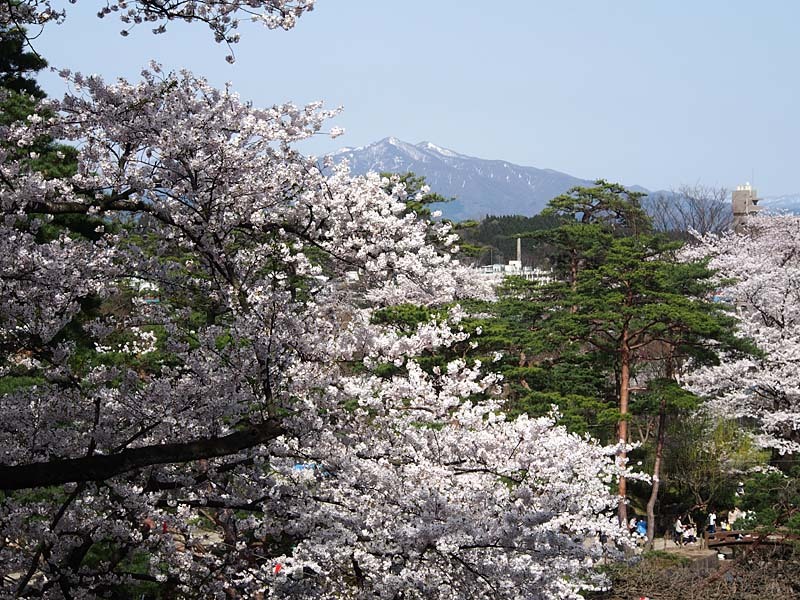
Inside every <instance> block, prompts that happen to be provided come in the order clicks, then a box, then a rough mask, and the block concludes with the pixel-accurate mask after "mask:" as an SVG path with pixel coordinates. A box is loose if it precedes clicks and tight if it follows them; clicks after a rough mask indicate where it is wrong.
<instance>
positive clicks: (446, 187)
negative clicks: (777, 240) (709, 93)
mask: <svg viewBox="0 0 800 600" xmlns="http://www.w3.org/2000/svg"><path fill="white" fill-rule="evenodd" d="M331 156H332V158H333V160H334V162H340V161H342V160H347V161H348V163H349V165H350V170H351V172H352V173H354V174H356V175H363V174H365V173H367V172H369V171H378V172H384V171H385V172H391V173H406V172H408V171H411V172H413V173H415V174H417V175H422V176H424V177H425V180H426V182H427V183H428V185H429V186H430V187H431V190H432V191H434V192H436V193H438V194H441V195H442V196H444V197H446V198H454V200H453V201H451V202H446V203H437V204H434V205H432V208H433V209H434V210H440V211H442V215H443V216H444V217H445V218H448V219H452V220H454V221H462V220H466V219H482V218H483V217H485V216H487V215H496V216H501V215H524V216H533V215H535V214H538V213H539V212H541V210H542V209H543V208H544V207H545V206H546V205H547V203H548V202H549V201H550V200H551V199H553V198H555V197H556V196H558V195H560V194H563V193H564V192H566V191H567V190H569V189H570V188H572V187H575V186H591V185H593V183H594V181H593V180H591V179H582V178H580V177H575V176H573V175H570V174H568V173H564V172H562V171H557V170H555V169H550V168H544V169H543V168H538V167H529V166H523V165H517V164H515V163H512V162H511V161H507V160H502V159H485V158H477V157H474V156H469V155H466V154H462V153H460V152H457V151H455V150H452V149H449V148H445V147H443V146H439V145H437V144H434V143H433V142H430V141H427V140H425V141H421V142H419V143H417V144H411V143H409V142H404V141H403V140H400V139H399V138H396V137H393V136H392V137H386V138H383V139H382V140H379V141H377V142H373V143H371V144H368V145H366V146H358V147H355V148H354V147H344V148H341V149H339V150H337V151H336V152H334V153H332V154H331ZM628 187H629V189H631V190H633V191H639V192H644V193H646V194H652V195H655V194H667V195H673V193H672V192H668V191H664V190H658V191H651V190H648V189H647V188H644V187H642V186H639V185H631V186H628ZM760 205H761V206H764V207H765V209H766V210H768V211H771V212H776V211H788V212H795V213H800V194H784V195H782V196H775V197H770V196H768V197H765V198H763V199H762V201H761V203H760Z"/></svg>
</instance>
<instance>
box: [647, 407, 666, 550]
mask: <svg viewBox="0 0 800 600" xmlns="http://www.w3.org/2000/svg"><path fill="white" fill-rule="evenodd" d="M666 421H667V399H666V397H665V396H661V403H660V405H659V407H658V434H657V436H656V459H655V462H654V463H653V487H652V489H651V490H650V498H649V499H648V500H647V549H648V550H652V549H653V538H654V537H655V525H656V524H655V506H656V500H657V499H658V488H659V486H660V484H661V457H662V456H663V455H664V438H665V437H666V432H665V429H666V427H665V425H666Z"/></svg>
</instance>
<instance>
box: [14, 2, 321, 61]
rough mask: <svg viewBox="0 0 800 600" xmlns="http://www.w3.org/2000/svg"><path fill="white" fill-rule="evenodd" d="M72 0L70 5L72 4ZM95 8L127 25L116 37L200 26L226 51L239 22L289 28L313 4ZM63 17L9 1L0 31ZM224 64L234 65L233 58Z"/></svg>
mask: <svg viewBox="0 0 800 600" xmlns="http://www.w3.org/2000/svg"><path fill="white" fill-rule="evenodd" d="M76 1H77V0H70V2H71V3H72V4H74V3H75V2H76ZM98 4H99V5H100V7H99V9H98V11H97V16H98V17H100V18H104V17H106V16H109V15H112V14H116V15H117V16H118V17H119V19H120V21H122V23H123V24H124V25H125V28H124V29H123V30H122V31H121V32H120V33H121V34H122V35H125V36H126V35H128V34H129V33H130V31H131V30H132V29H133V28H134V27H135V26H136V25H141V24H143V23H146V24H148V25H151V26H153V27H151V30H152V32H153V33H156V34H160V33H164V32H166V30H167V22H168V21H175V20H181V21H186V22H188V23H196V22H200V23H205V24H206V25H207V26H208V27H209V28H210V29H211V32H212V34H213V35H214V40H215V41H216V42H218V43H225V44H227V45H228V46H229V47H230V45H231V44H235V43H237V42H238V41H239V33H238V32H237V29H238V27H239V23H240V22H241V20H242V19H247V20H250V21H253V22H256V23H261V24H263V25H265V26H266V27H268V28H269V29H279V28H280V29H291V28H293V27H294V26H295V23H296V22H297V19H298V18H299V17H300V16H302V15H303V14H304V13H306V12H308V11H310V10H313V8H314V0H248V1H242V0H188V1H187V0H118V1H114V0H106V1H105V2H100V3H98ZM66 16H67V13H66V10H65V9H63V8H59V7H58V6H56V7H54V6H53V3H52V2H51V1H50V0H9V1H8V2H3V3H2V4H0V26H1V27H9V28H23V27H37V26H38V27H44V26H45V25H46V24H48V23H60V22H62V21H63V20H64V19H65V18H66ZM33 33H34V36H35V35H37V34H38V32H37V31H34V32H33ZM227 59H228V61H229V62H233V55H229V56H228V57H227Z"/></svg>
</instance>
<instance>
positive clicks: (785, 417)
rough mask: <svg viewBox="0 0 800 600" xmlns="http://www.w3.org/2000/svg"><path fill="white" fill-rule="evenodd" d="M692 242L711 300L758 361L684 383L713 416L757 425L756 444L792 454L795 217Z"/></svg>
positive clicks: (727, 363)
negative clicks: (706, 267)
mask: <svg viewBox="0 0 800 600" xmlns="http://www.w3.org/2000/svg"><path fill="white" fill-rule="evenodd" d="M699 241H700V244H699V245H697V246H694V247H692V248H690V249H689V250H688V252H690V253H692V255H694V256H708V257H710V259H711V263H710V265H711V267H712V268H714V269H716V270H717V278H718V280H719V282H720V287H719V289H718V290H717V291H716V293H715V295H716V300H717V301H719V302H726V303H729V304H731V305H732V307H734V308H735V310H736V314H737V315H738V317H739V322H740V328H741V334H742V335H744V336H746V337H748V338H750V339H752V340H753V341H754V342H755V343H756V345H757V346H758V347H759V349H760V350H761V351H762V352H763V356H754V357H748V358H731V357H728V358H727V359H726V360H723V361H722V362H721V364H720V365H718V366H714V367H707V368H703V369H700V370H698V371H696V372H695V373H693V374H692V375H691V376H690V377H689V378H688V380H687V382H688V383H689V384H690V385H691V387H692V389H693V390H694V391H696V392H698V393H701V394H703V395H705V396H707V397H708V398H709V406H710V407H711V408H713V409H714V410H716V411H718V412H720V414H723V415H725V416H727V417H737V418H738V417H741V418H747V419H752V420H753V421H754V422H755V423H757V424H758V425H759V427H760V433H759V435H758V436H757V438H756V439H757V441H758V442H759V443H760V444H761V445H763V446H765V447H771V448H775V449H777V450H778V451H779V452H781V453H785V452H791V453H796V452H800V369H798V367H799V366H800V217H797V216H794V215H780V216H774V215H773V216H769V215H765V216H757V217H751V218H750V219H749V220H748V222H747V227H746V229H745V231H744V232H743V233H727V234H723V235H707V236H705V237H702V238H701V239H700V240H699Z"/></svg>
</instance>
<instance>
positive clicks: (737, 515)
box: [728, 506, 744, 529]
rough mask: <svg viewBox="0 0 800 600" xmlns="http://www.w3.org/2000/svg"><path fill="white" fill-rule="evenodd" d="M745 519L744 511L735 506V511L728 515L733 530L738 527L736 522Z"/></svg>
mask: <svg viewBox="0 0 800 600" xmlns="http://www.w3.org/2000/svg"><path fill="white" fill-rule="evenodd" d="M743 518H744V511H743V510H741V509H740V508H739V507H738V506H734V507H733V510H732V511H730V512H729V513H728V523H730V524H731V529H733V528H735V527H736V521H739V520H740V519H743Z"/></svg>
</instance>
